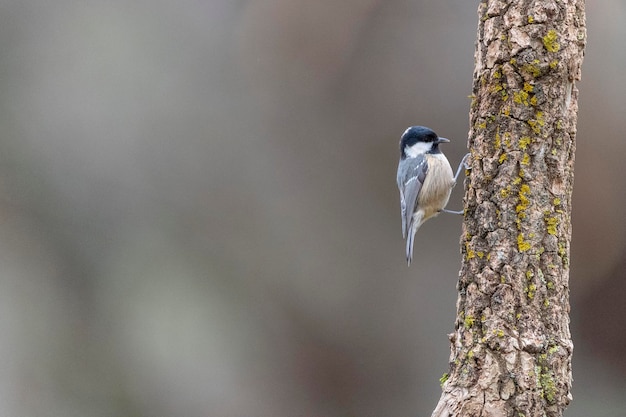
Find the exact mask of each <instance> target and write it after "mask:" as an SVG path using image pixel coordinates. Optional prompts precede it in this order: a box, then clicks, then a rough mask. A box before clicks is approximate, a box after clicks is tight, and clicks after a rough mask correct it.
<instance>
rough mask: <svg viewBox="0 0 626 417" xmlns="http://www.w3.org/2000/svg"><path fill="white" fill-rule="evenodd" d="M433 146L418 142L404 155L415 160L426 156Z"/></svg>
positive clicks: (408, 148)
mask: <svg viewBox="0 0 626 417" xmlns="http://www.w3.org/2000/svg"><path fill="white" fill-rule="evenodd" d="M432 146H433V144H432V143H426V142H417V143H416V144H415V145H413V146H409V147H407V148H406V149H405V150H404V153H406V156H408V157H409V158H415V157H416V156H418V155H424V154H425V153H426V152H428V151H429V150H430V148H431V147H432Z"/></svg>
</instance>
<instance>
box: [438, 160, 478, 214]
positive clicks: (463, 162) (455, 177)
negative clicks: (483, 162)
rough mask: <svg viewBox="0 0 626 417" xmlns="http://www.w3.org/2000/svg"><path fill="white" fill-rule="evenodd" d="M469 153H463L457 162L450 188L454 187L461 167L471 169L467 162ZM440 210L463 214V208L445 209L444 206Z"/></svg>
mask: <svg viewBox="0 0 626 417" xmlns="http://www.w3.org/2000/svg"><path fill="white" fill-rule="evenodd" d="M469 156H470V154H469V153H468V154H465V156H464V157H463V159H461V162H460V163H459V167H458V168H457V169H456V174H454V185H453V186H452V188H454V187H455V186H456V179H457V178H458V177H459V174H460V173H461V169H462V168H465V169H472V167H471V166H470V165H469V164H468V163H467V159H468V158H469ZM441 211H443V212H444V213H450V214H463V210H461V211H453V210H447V209H445V208H443V209H441Z"/></svg>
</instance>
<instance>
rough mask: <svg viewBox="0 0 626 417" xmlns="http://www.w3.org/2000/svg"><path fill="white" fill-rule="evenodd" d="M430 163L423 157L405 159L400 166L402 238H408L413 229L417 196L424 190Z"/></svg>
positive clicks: (398, 178) (399, 186)
mask: <svg viewBox="0 0 626 417" xmlns="http://www.w3.org/2000/svg"><path fill="white" fill-rule="evenodd" d="M427 171H428V163H427V162H426V158H425V157H424V156H423V155H419V156H417V157H416V158H411V159H405V160H404V161H401V162H400V164H399V165H398V176H397V181H398V189H399V190H400V209H401V215H402V236H403V237H404V238H406V237H407V233H408V231H409V228H410V227H411V222H412V217H413V213H414V212H415V210H416V206H417V196H418V195H419V193H420V190H421V189H422V184H424V179H425V178H426V172H427Z"/></svg>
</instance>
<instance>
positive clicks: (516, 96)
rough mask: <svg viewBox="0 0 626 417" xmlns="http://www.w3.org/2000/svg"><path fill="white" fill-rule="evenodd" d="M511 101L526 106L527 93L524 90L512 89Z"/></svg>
mask: <svg viewBox="0 0 626 417" xmlns="http://www.w3.org/2000/svg"><path fill="white" fill-rule="evenodd" d="M513 101H514V102H515V103H517V104H523V105H524V106H528V93H527V92H526V91H514V92H513Z"/></svg>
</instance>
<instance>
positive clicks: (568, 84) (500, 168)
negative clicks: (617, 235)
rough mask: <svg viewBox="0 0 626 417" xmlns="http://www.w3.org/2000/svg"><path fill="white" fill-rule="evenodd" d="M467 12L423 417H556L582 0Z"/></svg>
mask: <svg viewBox="0 0 626 417" xmlns="http://www.w3.org/2000/svg"><path fill="white" fill-rule="evenodd" d="M478 15H479V25H478V40H477V44H476V55H475V61H476V67H475V70H474V86H473V100H472V106H471V112H470V122H471V129H470V139H469V147H470V151H471V154H472V162H471V165H472V170H471V172H470V173H469V180H466V195H465V204H466V215H465V221H464V225H463V228H464V234H463V237H462V239H461V243H462V251H461V252H462V255H463V266H462V269H461V272H460V277H459V283H458V290H459V297H458V301H457V319H456V323H455V331H454V333H453V334H451V335H450V340H451V342H452V343H451V344H452V346H451V357H450V371H449V374H447V375H444V378H443V379H442V382H443V384H442V386H443V394H442V396H441V399H440V400H439V404H438V405H437V407H436V409H435V411H434V412H433V416H436V417H444V416H498V417H503V416H515V417H518V416H525V417H531V416H561V415H562V413H563V410H564V409H565V407H566V406H567V405H568V403H569V402H570V400H571V394H570V388H571V381H572V376H571V356H572V349H573V345H572V341H571V336H570V332H569V316H568V313H569V285H568V277H569V249H570V236H571V225H570V213H571V194H572V184H573V174H574V171H573V168H574V149H575V136H576V120H577V110H578V105H577V98H578V92H577V89H576V87H575V85H574V82H575V81H576V80H579V79H580V67H581V63H582V59H583V51H584V45H585V40H586V30H585V10H584V0H518V1H513V0H483V1H482V2H481V3H480V6H479V8H478Z"/></svg>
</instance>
